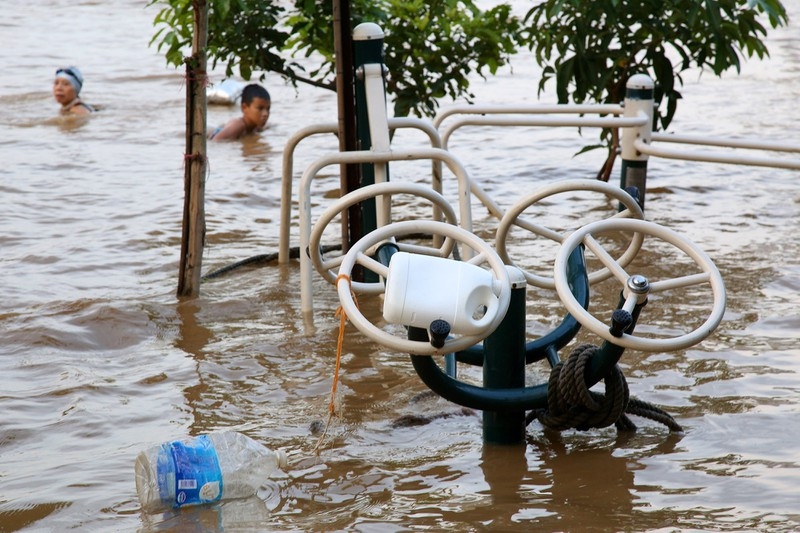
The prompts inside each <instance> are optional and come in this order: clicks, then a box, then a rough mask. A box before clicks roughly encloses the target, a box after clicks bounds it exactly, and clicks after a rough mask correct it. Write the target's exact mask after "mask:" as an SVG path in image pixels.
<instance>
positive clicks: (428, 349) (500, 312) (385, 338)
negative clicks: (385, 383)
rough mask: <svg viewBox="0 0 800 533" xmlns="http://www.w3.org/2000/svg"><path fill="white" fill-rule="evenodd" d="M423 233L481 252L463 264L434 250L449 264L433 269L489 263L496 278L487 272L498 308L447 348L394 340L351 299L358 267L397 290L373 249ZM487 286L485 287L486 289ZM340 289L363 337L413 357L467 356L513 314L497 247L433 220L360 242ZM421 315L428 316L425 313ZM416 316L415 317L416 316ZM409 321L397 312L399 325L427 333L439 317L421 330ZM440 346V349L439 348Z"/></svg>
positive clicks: (398, 225) (348, 258) (393, 227)
mask: <svg viewBox="0 0 800 533" xmlns="http://www.w3.org/2000/svg"><path fill="white" fill-rule="evenodd" d="M421 232H422V233H431V234H434V235H441V236H444V237H449V238H450V239H453V240H454V241H456V242H459V243H462V244H464V245H466V246H468V247H470V248H471V249H472V250H474V251H476V252H477V253H476V255H475V256H474V257H472V258H471V259H470V260H469V261H466V262H461V261H455V260H452V259H447V256H448V255H449V254H448V253H446V251H445V250H444V249H435V248H430V249H428V250H427V251H428V252H430V254H428V255H430V256H431V257H434V258H438V259H439V260H440V261H443V262H444V263H439V264H437V263H436V262H432V263H430V265H431V266H430V268H444V269H449V268H454V267H456V268H457V267H459V264H461V265H463V266H464V267H469V268H470V270H471V269H472V268H473V267H474V268H478V265H481V264H483V263H487V264H488V266H489V267H490V272H487V274H489V273H490V274H491V275H490V276H489V279H488V281H487V282H486V283H489V284H490V286H491V288H490V289H489V290H491V291H492V293H493V295H492V296H491V298H490V300H491V299H494V303H493V304H491V305H487V306H486V309H485V314H484V315H483V317H481V318H479V319H477V320H475V321H473V322H470V323H468V326H467V327H466V328H464V329H463V334H460V335H459V331H458V328H457V327H456V328H454V330H453V333H454V335H453V336H451V337H450V338H447V339H446V340H444V342H441V339H438V340H437V341H436V342H434V343H431V342H423V341H414V340H409V339H407V338H402V337H399V336H396V335H392V334H391V333H388V332H386V331H384V330H382V329H380V328H378V327H377V326H376V325H375V324H373V323H372V322H370V321H369V320H368V319H367V318H366V317H364V315H363V314H362V313H361V311H360V310H359V309H358V307H357V306H356V304H355V301H354V299H353V296H352V294H351V288H352V287H351V285H352V282H351V281H350V275H351V273H352V271H353V267H354V266H355V265H356V264H359V265H361V266H362V267H364V268H366V269H368V270H371V271H372V272H375V273H376V274H379V275H380V276H381V277H383V278H384V279H387V281H386V285H387V286H391V285H393V283H394V280H393V279H392V278H391V272H390V268H389V267H387V266H386V265H383V264H382V263H380V262H378V261H376V260H375V259H373V258H371V257H370V256H369V255H368V254H367V251H368V250H370V249H373V248H374V247H375V246H376V245H377V244H379V243H381V242H383V241H386V240H387V239H390V238H393V237H398V236H401V235H409V234H413V233H421ZM395 255H397V254H395ZM411 255H414V254H411ZM393 259H394V258H393ZM390 264H391V262H390ZM421 264H422V263H421ZM412 266H413V265H412ZM481 270H482V269H481ZM423 274H424V273H423ZM409 279H410V278H409ZM486 283H483V284H482V286H483V287H485V286H486ZM381 287H383V284H381ZM336 288H337V292H338V294H339V301H340V303H341V305H342V309H343V310H344V312H345V313H346V314H347V317H348V318H349V319H350V321H351V322H352V323H353V325H355V326H356V328H358V330H359V331H361V333H363V334H364V335H366V336H367V337H369V338H370V339H372V340H374V341H376V342H378V343H380V344H383V345H384V346H386V347H388V348H392V349H394V350H397V351H399V352H404V353H409V354H413V355H434V354H446V353H451V352H456V351H460V350H464V349H466V348H468V347H470V346H473V345H475V344H477V343H479V342H481V341H482V340H483V339H485V338H486V337H487V336H488V335H489V334H490V333H492V332H493V331H494V330H495V329H497V326H499V325H500V322H501V321H502V320H503V318H504V317H505V314H506V311H508V304H509V302H510V300H511V284H510V281H509V275H508V271H507V270H506V266H505V265H504V264H503V261H502V260H501V259H500V257H499V256H498V255H497V253H496V252H495V251H494V250H493V249H492V248H491V246H489V244H487V243H486V242H484V241H483V240H481V239H480V238H479V237H477V236H476V235H474V234H473V233H470V232H469V231H467V230H464V229H462V228H459V227H457V226H453V225H451V224H446V223H444V222H435V221H430V220H427V221H424V220H420V221H404V222H395V223H392V224H388V225H386V226H383V227H382V228H378V229H376V230H374V231H371V232H370V233H368V234H367V235H365V236H364V237H362V238H361V239H359V240H358V241H357V242H356V243H355V244H353V246H352V247H351V248H350V250H349V251H348V252H347V254H346V255H345V256H344V259H343V260H342V262H341V266H340V267H339V274H338V276H337V279H336ZM434 290H436V291H448V290H449V291H453V290H454V289H453V288H452V287H451V288H448V287H446V286H439V287H437V288H433V289H430V291H431V292H432V291H434ZM430 297H431V298H434V297H436V295H435V294H432V293H431V294H430ZM481 297H484V298H485V297H486V295H485V294H483V295H482V296H481ZM384 311H385V312H384V316H386V314H387V313H386V310H384ZM421 313H422V314H424V312H421ZM389 314H390V315H391V314H392V313H391V312H390V313H389ZM411 314H412V315H413V314H414V313H411ZM407 315H408V314H406V315H404V314H403V313H402V312H401V313H397V312H395V313H394V315H393V316H395V317H401V318H399V320H401V322H399V323H401V324H403V325H406V326H408V325H417V326H422V324H424V326H422V327H425V328H426V329H427V328H429V326H430V323H429V322H428V320H433V319H435V318H436V317H434V316H433V315H431V316H425V317H423V318H421V320H422V322H421V323H419V324H417V323H409V321H407V320H405V319H404V318H402V317H404V316H407ZM412 322H413V321H412ZM434 344H436V345H437V346H434Z"/></svg>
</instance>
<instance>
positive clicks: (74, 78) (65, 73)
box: [56, 67, 83, 96]
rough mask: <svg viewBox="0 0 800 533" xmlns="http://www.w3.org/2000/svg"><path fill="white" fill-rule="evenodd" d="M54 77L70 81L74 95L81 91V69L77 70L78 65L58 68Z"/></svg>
mask: <svg viewBox="0 0 800 533" xmlns="http://www.w3.org/2000/svg"><path fill="white" fill-rule="evenodd" d="M56 78H64V79H65V80H67V81H68V82H70V84H72V87H73V88H74V89H75V95H76V96H77V95H78V94H79V93H80V92H81V87H83V75H82V74H81V71H80V70H78V67H66V68H60V69H58V70H56Z"/></svg>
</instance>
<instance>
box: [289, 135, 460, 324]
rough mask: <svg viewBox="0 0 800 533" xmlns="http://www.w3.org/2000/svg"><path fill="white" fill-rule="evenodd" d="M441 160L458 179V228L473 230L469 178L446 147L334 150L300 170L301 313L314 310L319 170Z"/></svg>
mask: <svg viewBox="0 0 800 533" xmlns="http://www.w3.org/2000/svg"><path fill="white" fill-rule="evenodd" d="M422 159H430V160H440V161H442V162H444V163H445V164H446V165H447V167H448V168H449V169H450V171H451V172H452V173H453V174H454V175H455V176H456V178H457V181H458V202H459V211H460V216H459V218H460V220H461V227H462V228H464V229H466V230H468V231H471V230H472V211H471V206H470V179H469V176H468V175H467V171H466V169H465V168H464V166H463V165H462V164H461V162H460V161H459V160H458V159H457V158H456V156H454V155H453V154H451V153H450V152H447V151H446V150H442V149H440V148H418V149H416V150H388V151H385V152H374V151H371V150H359V151H354V152H336V153H332V154H328V155H326V156H323V157H320V158H318V159H317V160H316V161H314V162H313V163H312V164H311V165H310V166H309V167H308V168H306V170H305V172H304V173H303V177H302V178H301V179H300V188H299V189H300V190H299V191H298V193H299V196H300V216H299V218H300V307H301V311H302V312H303V313H304V314H308V313H311V312H313V309H314V303H313V298H312V264H311V258H310V257H309V256H308V254H307V253H306V250H307V249H308V246H309V242H310V237H311V182H312V181H313V179H314V178H315V177H316V175H317V174H318V173H319V171H320V170H322V169H323V168H325V167H326V166H329V165H334V164H342V163H344V164H348V163H386V162H390V161H413V160H422Z"/></svg>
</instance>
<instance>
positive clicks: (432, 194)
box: [308, 181, 458, 294]
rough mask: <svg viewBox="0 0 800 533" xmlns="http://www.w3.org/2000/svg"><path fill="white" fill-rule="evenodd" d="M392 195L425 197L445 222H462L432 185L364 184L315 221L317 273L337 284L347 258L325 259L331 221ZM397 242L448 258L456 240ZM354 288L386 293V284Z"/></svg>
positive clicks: (311, 246) (361, 284)
mask: <svg viewBox="0 0 800 533" xmlns="http://www.w3.org/2000/svg"><path fill="white" fill-rule="evenodd" d="M392 194H409V195H412V196H417V197H421V198H425V199H427V200H429V201H430V202H431V203H432V204H433V205H434V206H436V207H438V208H439V209H441V210H442V214H443V215H444V219H445V221H447V222H449V223H450V224H453V225H456V224H458V220H457V218H456V212H455V210H454V209H453V206H451V205H450V203H449V202H448V201H447V200H445V198H444V197H443V196H442V195H441V194H439V193H438V192H436V191H435V190H433V189H432V188H430V187H426V186H424V185H419V184H416V183H397V182H392V181H387V182H384V183H375V184H372V185H367V186H365V187H360V188H358V189H356V190H354V191H352V192H350V193H348V194H346V195H344V196H342V197H341V198H339V200H337V201H336V203H334V204H333V205H331V206H330V207H329V208H328V209H326V210H325V211H324V212H323V213H322V215H321V216H320V217H319V220H317V223H316V224H314V228H313V229H312V230H311V236H310V238H309V246H308V254H309V256H310V257H311V263H312V264H313V265H314V268H316V269H317V272H319V273H320V274H321V275H322V277H324V278H325V279H327V280H328V281H330V282H331V283H333V284H336V272H337V269H338V268H339V266H340V265H341V264H342V260H343V259H344V255H339V256H335V257H329V258H324V257H323V256H322V249H321V246H320V241H321V240H322V235H323V233H324V232H325V229H326V228H327V226H328V224H330V223H331V221H332V220H333V219H334V218H336V217H337V216H338V215H339V214H341V213H342V212H343V211H344V210H346V209H347V208H349V207H351V206H353V205H356V204H358V203H360V202H363V201H364V200H367V199H369V198H375V197H378V196H384V195H392ZM395 244H396V245H397V247H398V248H399V249H400V250H403V251H408V252H412V253H419V254H427V255H438V256H444V257H446V256H448V255H450V252H451V251H452V250H453V244H454V243H453V240H452V239H445V240H444V242H443V243H442V247H441V248H434V247H427V246H419V245H413V244H408V243H395ZM353 291H355V292H356V293H368V294H370V293H371V294H378V293H381V292H383V283H381V282H372V283H370V282H353Z"/></svg>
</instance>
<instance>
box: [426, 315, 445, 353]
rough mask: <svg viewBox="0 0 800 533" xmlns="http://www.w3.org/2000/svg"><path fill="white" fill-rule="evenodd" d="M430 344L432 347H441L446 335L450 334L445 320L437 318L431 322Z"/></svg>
mask: <svg viewBox="0 0 800 533" xmlns="http://www.w3.org/2000/svg"><path fill="white" fill-rule="evenodd" d="M430 331H431V346H433V347H434V348H441V347H442V346H444V343H445V341H446V340H447V336H448V335H450V324H448V323H447V321H446V320H442V319H441V318H437V319H436V320H434V321H433V322H431V326H430Z"/></svg>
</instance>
